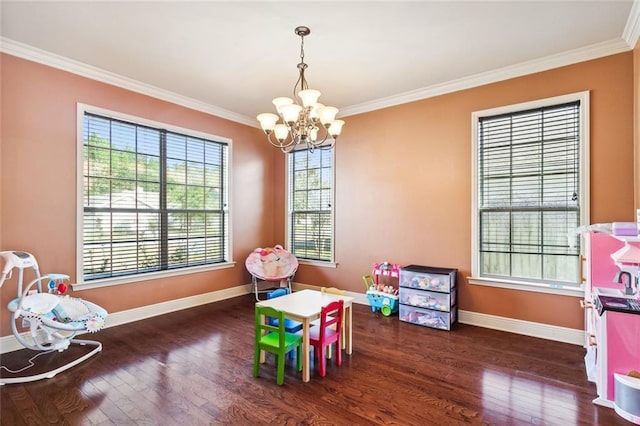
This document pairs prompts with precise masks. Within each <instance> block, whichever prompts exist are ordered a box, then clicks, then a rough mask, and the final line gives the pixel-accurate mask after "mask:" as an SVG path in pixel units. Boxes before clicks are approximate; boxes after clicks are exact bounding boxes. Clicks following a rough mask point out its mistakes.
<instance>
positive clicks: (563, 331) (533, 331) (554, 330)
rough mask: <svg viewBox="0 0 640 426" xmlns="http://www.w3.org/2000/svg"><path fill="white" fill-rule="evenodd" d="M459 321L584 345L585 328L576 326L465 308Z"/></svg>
mask: <svg viewBox="0 0 640 426" xmlns="http://www.w3.org/2000/svg"><path fill="white" fill-rule="evenodd" d="M458 321H459V322H460V323H462V324H468V325H476V326H478V327H485V328H491V329H494V330H501V331H508V332H510V333H516V334H524V335H525V336H532V337H539V338H542V339H547V340H554V341H557V342H563V343H571V344H574V345H580V346H582V345H584V330H578V329H574V328H567V327H559V326H557V325H549V324H542V323H537V322H531V321H523V320H518V319H513V318H505V317H498V316H495V315H487V314H481V313H478V312H471V311H463V310H460V311H458Z"/></svg>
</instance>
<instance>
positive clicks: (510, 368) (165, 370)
mask: <svg viewBox="0 0 640 426" xmlns="http://www.w3.org/2000/svg"><path fill="white" fill-rule="evenodd" d="M353 322H354V332H353V338H354V350H353V354H352V355H351V356H345V357H344V358H343V365H342V366H341V367H338V366H336V365H335V364H334V361H333V360H331V361H329V362H328V365H327V375H326V377H324V378H320V377H319V376H318V374H317V372H316V371H315V370H314V371H313V372H312V373H311V381H310V382H309V383H303V382H302V380H301V374H300V373H297V372H296V371H295V368H294V365H293V364H292V363H291V362H290V361H288V365H287V371H286V376H285V383H284V385H283V386H277V385H276V377H275V375H276V367H275V363H274V358H273V357H272V356H270V355H268V356H267V363H266V364H264V365H263V366H262V368H261V370H260V371H261V377H260V378H253V377H252V376H251V369H252V365H253V301H252V299H251V297H250V296H246V297H239V298H235V299H231V300H227V301H223V302H218V303H214V304H210V305H205V306H201V307H197V308H192V309H188V310H184V311H180V312H176V313H172V314H168V315H164V316H161V317H156V318H151V319H148V320H144V321H139V322H136V323H132V324H126V325H122V326H118V327H112V328H108V329H105V330H102V331H100V332H99V333H97V334H95V335H91V337H92V338H95V339H97V340H100V341H101V342H102V343H103V346H104V348H103V351H102V352H101V353H100V354H98V355H97V356H95V357H93V358H91V359H89V360H88V361H86V362H84V363H83V364H81V365H79V366H77V367H74V368H73V369H71V370H69V371H67V372H63V373H60V374H59V375H58V376H56V377H54V378H52V379H45V380H41V381H38V382H32V383H27V384H9V385H4V386H1V387H0V397H1V399H0V402H1V405H2V407H1V412H0V419H1V421H2V425H23V424H25V425H26V424H29V425H45V424H60V425H63V424H68V425H79V424H83V425H112V424H116V425H130V424H140V425H177V424H180V425H185V426H186V425H197V424H216V425H217V424H229V425H259V424H269V425H334V424H337V425H376V424H378V425H455V424H464V423H468V424H494V425H523V424H536V425H563V426H567V425H596V424H597V425H627V424H629V423H627V422H626V421H625V420H623V419H621V418H620V417H618V416H617V415H616V414H615V413H614V411H613V410H611V409H608V408H603V407H598V406H596V405H593V404H592V402H591V400H592V399H593V398H594V397H595V386H594V385H593V384H591V383H589V382H588V381H587V380H586V377H585V373H584V367H583V355H584V350H583V348H581V347H578V346H574V345H568V344H563V343H557V342H550V341H546V340H541V339H536V338H531V337H526V336H519V335H515V334H510V333H503V332H499V331H494V330H489V329H483V328H479V327H473V326H468V325H458V326H457V328H455V329H454V330H453V331H451V332H446V331H439V330H432V329H428V328H423V327H420V326H417V325H412V324H406V323H401V322H399V321H398V318H397V317H389V318H387V317H383V316H381V315H380V313H372V312H371V310H370V308H369V307H367V306H364V305H355V306H354V316H353ZM83 337H84V336H83ZM25 352H26V351H18V352H13V353H11V354H5V355H4V356H3V359H2V364H4V365H10V366H13V367H14V368H15V367H18V366H21V365H24V363H25V360H26V359H28V358H29V356H30V355H29V354H27V353H25ZM72 354H73V352H72V350H71V349H69V350H68V351H65V352H63V353H54V354H51V355H50V356H52V357H54V358H60V357H65V356H69V355H72ZM47 356H49V355H47ZM41 359H42V357H41V358H39V359H38V362H41V361H40V360H41ZM43 361H44V362H49V363H53V362H56V359H53V360H43Z"/></svg>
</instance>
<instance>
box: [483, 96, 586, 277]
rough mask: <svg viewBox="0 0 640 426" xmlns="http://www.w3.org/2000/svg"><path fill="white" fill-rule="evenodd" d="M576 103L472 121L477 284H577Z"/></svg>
mask: <svg viewBox="0 0 640 426" xmlns="http://www.w3.org/2000/svg"><path fill="white" fill-rule="evenodd" d="M581 119H582V118H581V102H580V101H579V100H576V101H571V102H566V103H562V104H554V105H547V106H542V107H536V108H532V109H525V110H520V111H514V112H508V113H500V114H497V115H486V116H478V117H477V123H476V125H477V135H476V150H477V151H476V155H477V164H476V168H477V176H476V180H477V205H476V214H477V219H476V220H477V227H476V232H477V233H476V238H477V241H478V245H477V247H478V249H477V252H476V253H475V254H474V255H475V256H477V259H476V262H477V267H478V269H479V270H478V271H474V274H479V275H477V276H480V277H494V278H503V279H504V278H508V279H515V280H521V281H532V282H540V283H547V284H554V283H555V284H569V285H578V284H579V283H578V276H579V267H580V262H579V254H580V246H579V242H578V241H577V240H576V241H572V242H571V244H570V242H569V240H568V233H569V232H570V231H572V230H573V229H575V228H576V227H578V226H580V224H581V196H582V194H581V188H582V181H581V179H582V178H583V177H582V173H581V150H582V147H581V141H582V135H581V128H582V127H581Z"/></svg>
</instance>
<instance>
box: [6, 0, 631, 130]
mask: <svg viewBox="0 0 640 426" xmlns="http://www.w3.org/2000/svg"><path fill="white" fill-rule="evenodd" d="M638 1H639V0H636V3H635V4H634V2H633V0H589V1H575V0H572V1H552V0H549V1H540V0H538V1H524V0H511V1H478V0H475V1H409V2H401V1H369V2H366V1H344V0H343V1H339V2H330V1H300V0H298V1H294V2H284V1H258V2H248V1H160V2H150V1H118V2H115V1H103V2H99V1H80V2H78V1H72V2H65V1H42V2H38V1H11V0H2V2H1V3H0V7H1V12H2V21H1V27H0V30H1V36H2V39H1V41H2V46H1V47H2V51H4V52H6V53H9V54H14V55H16V56H21V57H25V58H28V59H30V60H35V61H38V62H42V63H46V64H47V65H52V66H55V67H57V68H62V69H67V70H70V71H73V72H76V73H78V74H81V75H85V76H89V77H91V78H95V79H98V80H101V81H106V82H109V83H112V84H117V85H119V86H122V87H126V88H129V89H131V90H135V91H138V92H141V93H146V94H151V95H152V96H157V97H159V98H162V99H167V100H170V101H173V102H176V103H179V104H182V105H186V106H189V107H192V108H196V109H200V110H203V111H206V112H210V113H214V114H216V115H219V116H222V117H224V118H229V119H232V120H234V121H238V122H243V123H246V124H250V125H256V126H257V122H256V120H255V115H256V114H258V113H259V112H272V110H273V106H272V104H271V99H272V98H274V97H277V96H289V97H290V96H291V93H292V90H293V85H294V83H295V81H296V79H297V77H298V74H297V69H296V65H297V63H298V62H299V59H300V38H299V37H298V36H296V35H295V34H294V31H293V30H294V28H295V27H296V26H299V25H306V26H308V27H310V28H311V34H310V35H309V36H308V37H305V49H304V50H305V62H306V63H307V64H308V65H309V68H308V70H307V72H306V77H307V80H308V81H309V86H310V87H311V88H315V89H318V90H320V91H321V92H322V93H323V94H322V96H321V97H320V102H323V103H324V104H327V105H334V106H337V107H338V108H340V109H341V113H340V114H339V116H345V115H353V114H356V113H360V112H365V111H370V110H374V109H378V108H382V107H385V106H390V105H394V104H398V103H403V102H407V101H412V100H417V99H422V98H426V97H429V96H434V95H437V94H441V93H446V92H451V91H454V90H459V89H462V88H466V87H472V86H475V85H479V84H485V83H488V82H491V81H498V80H501V79H505V78H510V77H515V76H518V75H523V74H527V73H530V72H536V71H542V70H544V69H549V68H553V67H557V66H562V65H567V64H570V63H575V62H579V61H583V60H588V59H593V58H597V57H601V56H605V55H609V54H613V53H618V52H623V51H627V50H630V49H631V48H632V46H635V44H636V42H637V40H638V33H639V32H640V22H639V21H640V18H639V17H638V15H639V14H640V12H639V11H638V10H639V9H640V6H639V4H638Z"/></svg>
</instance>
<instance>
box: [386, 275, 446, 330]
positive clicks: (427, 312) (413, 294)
mask: <svg viewBox="0 0 640 426" xmlns="http://www.w3.org/2000/svg"><path fill="white" fill-rule="evenodd" d="M457 275H458V270H457V269H447V268H432V267H429V266H419V265H409V266H405V267H403V268H401V269H400V280H399V281H400V288H399V296H400V309H399V310H400V321H404V322H410V323H412V324H418V325H422V326H425V327H432V328H438V329H441V330H451V327H452V326H453V325H454V324H455V323H456V322H457V320H458V298H457V296H458V293H457V291H456V290H457V289H456V277H457Z"/></svg>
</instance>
